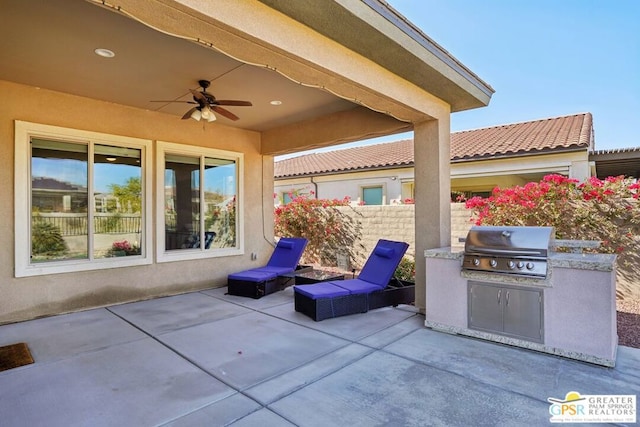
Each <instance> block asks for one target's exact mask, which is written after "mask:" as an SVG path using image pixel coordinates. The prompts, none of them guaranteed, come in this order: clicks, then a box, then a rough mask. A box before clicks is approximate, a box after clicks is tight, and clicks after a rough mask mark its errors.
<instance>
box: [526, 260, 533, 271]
mask: <svg viewBox="0 0 640 427" xmlns="http://www.w3.org/2000/svg"><path fill="white" fill-rule="evenodd" d="M533 267H534V265H533V263H532V262H528V263H527V270H533Z"/></svg>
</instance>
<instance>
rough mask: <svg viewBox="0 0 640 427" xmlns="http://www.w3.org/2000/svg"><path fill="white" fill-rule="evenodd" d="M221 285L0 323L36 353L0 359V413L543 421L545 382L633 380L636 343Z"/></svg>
mask: <svg viewBox="0 0 640 427" xmlns="http://www.w3.org/2000/svg"><path fill="white" fill-rule="evenodd" d="M225 292H226V288H220V289H211V290H206V291H202V292H194V293H189V294H184V295H177V296H171V297H165V298H158V299H153V300H148V301H142V302H136V303H130V304H123V305H117V306H111V307H107V308H102V309H95V310H89V311H84V312H79V313H73V314H66V315H60V316H55V317H49V318H43V319H37V320H32V321H28V322H23V323H17V324H11V325H4V326H0V345H6V344H12V343H16V342H26V343H27V344H28V345H29V348H30V350H31V352H32V355H33V357H34V359H35V363H34V364H31V365H27V366H24V367H20V368H15V369H11V370H8V371H4V372H0V425H1V426H226V425H233V426H261V427H271V426H293V425H298V426H322V427H327V426H349V427H355V426H367V427H369V426H379V425H385V426H470V425H474V426H479V425H490V426H496V425H504V426H519V425H521V426H539V425H547V424H549V417H550V415H549V402H548V401H547V398H548V397H555V398H564V396H565V395H566V393H567V392H569V391H578V392H579V393H581V394H617V395H620V394H635V395H640V350H638V349H633V348H628V347H619V349H618V358H617V365H616V368H615V369H609V368H602V367H598V366H593V365H589V364H585V363H581V362H576V361H572V360H567V359H562V358H558V357H554V356H550V355H547V354H540V353H535V352H531V351H525V350H522V349H517V348H512V347H507V346H503V345H499V344H495V343H490V342H484V341H479V340H475V339H471V338H465V337H460V336H453V335H448V334H444V333H440V332H435V331H432V330H429V329H426V328H425V327H424V316H421V315H419V314H417V313H416V312H415V310H414V309H413V308H412V307H409V306H404V307H398V308H383V309H379V310H374V311H370V312H369V313H366V314H358V315H352V316H346V317H341V318H336V319H328V320H324V321H322V322H314V321H313V320H311V319H310V318H308V317H306V316H304V315H302V314H300V313H296V312H295V311H294V308H293V290H292V289H291V288H289V289H287V290H285V291H283V292H278V293H275V294H272V295H268V296H266V297H264V298H262V299H259V300H253V299H250V298H242V297H234V296H229V295H225V294H224V293H225ZM576 333H581V334H584V338H585V339H589V331H576ZM589 425H594V424H589Z"/></svg>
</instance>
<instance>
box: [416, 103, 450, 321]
mask: <svg viewBox="0 0 640 427" xmlns="http://www.w3.org/2000/svg"><path fill="white" fill-rule="evenodd" d="M450 133H451V130H450V119H449V115H448V114H446V115H443V117H442V118H440V119H439V120H430V121H427V122H423V123H419V124H416V125H415V126H414V136H413V145H414V162H415V203H416V205H415V215H416V218H415V224H416V231H415V233H416V302H415V304H416V307H418V308H419V309H420V311H421V312H424V310H425V296H426V272H425V261H424V256H423V254H424V251H425V249H432V248H439V247H445V246H450V245H451V177H450V170H449V169H450V167H449V163H450V154H449V151H450V148H449V147H450Z"/></svg>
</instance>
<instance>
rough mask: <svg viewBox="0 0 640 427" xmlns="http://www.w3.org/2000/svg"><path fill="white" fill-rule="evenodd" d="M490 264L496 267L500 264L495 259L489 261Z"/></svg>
mask: <svg viewBox="0 0 640 427" xmlns="http://www.w3.org/2000/svg"><path fill="white" fill-rule="evenodd" d="M489 264H491V267H496V266H497V265H498V261H497V260H495V259H492V260H491V261H489Z"/></svg>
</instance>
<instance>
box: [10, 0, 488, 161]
mask: <svg viewBox="0 0 640 427" xmlns="http://www.w3.org/2000/svg"><path fill="white" fill-rule="evenodd" d="M1 20H2V22H1V25H0V58H2V63H1V66H0V79H3V80H7V81H11V82H16V83H22V84H26V85H31V86H35V87H42V88H46V89H51V90H56V91H60V92H65V93H70V94H74V95H79V96H84V97H89V98H93V99H98V100H104V101H107V102H112V103H116V104H121V105H126V106H132V107H136V108H141V109H146V110H152V111H159V112H162V113H167V114H170V115H172V116H174V117H175V120H179V119H180V117H181V116H182V115H183V114H184V113H185V112H186V111H187V110H188V109H189V108H190V107H191V106H192V105H190V104H187V103H182V102H166V103H163V102H152V101H156V100H172V101H185V102H186V101H190V100H192V95H191V94H190V92H189V90H190V89H198V80H200V79H204V80H210V81H211V87H210V88H209V92H211V93H212V94H214V95H215V96H216V97H217V98H218V99H234V100H246V101H250V102H252V103H253V106H252V107H228V109H229V110H230V111H232V112H233V113H234V114H236V115H237V116H239V117H240V120H238V121H235V122H234V121H231V120H228V119H226V118H224V117H221V116H220V115H218V120H219V123H221V124H224V125H228V126H235V127H239V128H243V129H248V130H255V131H260V132H263V142H264V144H263V150H265V152H276V151H282V150H286V147H276V146H277V144H278V142H279V140H280V139H281V135H282V134H291V133H294V134H295V133H296V132H298V136H296V139H301V136H300V135H308V134H309V133H310V132H309V130H308V129H307V130H304V129H305V128H304V127H302V126H300V124H302V123H315V129H317V128H318V127H326V125H324V124H323V123H325V122H326V123H337V122H340V121H342V122H345V123H349V122H351V123H353V122H354V121H357V120H361V121H362V120H364V121H363V123H365V122H369V123H371V119H373V121H377V122H378V125H377V126H376V125H374V126H373V130H372V129H367V127H368V126H366V125H365V126H363V128H362V130H358V131H357V132H353V131H352V130H350V131H349V132H346V133H345V132H344V131H340V132H333V134H331V135H326V136H324V137H322V138H319V139H322V140H323V141H324V142H323V141H319V140H312V141H307V142H304V143H300V145H301V146H302V145H307V146H312V145H314V144H316V145H317V144H323V143H324V144H327V143H331V141H333V142H334V143H335V141H338V140H340V139H343V140H345V142H346V140H349V139H351V140H354V139H355V138H357V137H362V136H364V135H375V134H384V133H393V132H399V131H402V130H407V129H410V128H411V124H412V123H416V122H420V121H424V120H430V119H432V118H437V117H442V115H443V114H448V113H449V111H458V110H462V109H468V108H475V107H478V106H484V105H487V104H488V102H489V99H490V97H491V94H492V93H493V90H492V89H491V88H490V87H489V86H488V85H486V83H484V82H482V81H481V80H480V79H478V78H477V77H476V76H475V75H474V74H473V73H471V72H470V71H469V70H468V69H466V68H465V67H464V66H463V65H462V64H460V63H458V62H457V61H456V60H455V59H454V58H453V57H451V56H450V55H449V54H448V53H447V52H445V51H443V50H442V49H441V48H439V46H437V45H436V44H435V43H433V42H432V41H431V40H430V39H428V37H426V35H424V34H423V33H422V32H420V31H419V30H418V29H417V28H416V27H413V26H412V25H411V24H410V23H408V21H406V20H404V19H403V18H402V17H401V16H400V15H397V14H396V12H395V11H393V10H392V9H390V8H389V7H388V5H386V3H384V2H382V1H380V0H335V1H325V2H321V3H314V2H308V1H299V2H298V1H296V2H273V1H263V2H257V1H255V0H242V1H240V0H238V1H231V2H229V1H222V0H218V1H202V0H117V3H111V2H101V1H97V0H86V1H85V0H4V1H3V2H2V18H1ZM338 21H339V23H338ZM328 23H330V25H329V24H328ZM325 24H326V25H325ZM346 28H350V30H349V31H347V30H346ZM96 48H106V49H109V50H112V51H113V52H115V57H114V58H103V57H100V56H98V55H96V54H95V53H94V50H95V49H96ZM271 101H280V102H281V105H278V106H273V105H271ZM34 108H55V106H42V105H38V104H34ZM369 110H371V111H369ZM365 111H367V112H369V113H372V112H375V113H374V117H369V116H367V115H366V114H363V113H364V112H365ZM346 114H348V115H346ZM375 115H378V116H384V117H378V116H375ZM321 118H324V121H322V120H319V119H321ZM363 118H364V119H363ZM301 129H302V131H301ZM268 131H275V132H271V135H268V134H265V132H268ZM300 132H302V134H300ZM316 139H318V138H316ZM265 147H267V148H265ZM269 147H270V148H269ZM289 148H290V147H289Z"/></svg>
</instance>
